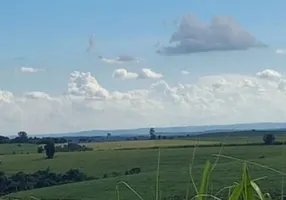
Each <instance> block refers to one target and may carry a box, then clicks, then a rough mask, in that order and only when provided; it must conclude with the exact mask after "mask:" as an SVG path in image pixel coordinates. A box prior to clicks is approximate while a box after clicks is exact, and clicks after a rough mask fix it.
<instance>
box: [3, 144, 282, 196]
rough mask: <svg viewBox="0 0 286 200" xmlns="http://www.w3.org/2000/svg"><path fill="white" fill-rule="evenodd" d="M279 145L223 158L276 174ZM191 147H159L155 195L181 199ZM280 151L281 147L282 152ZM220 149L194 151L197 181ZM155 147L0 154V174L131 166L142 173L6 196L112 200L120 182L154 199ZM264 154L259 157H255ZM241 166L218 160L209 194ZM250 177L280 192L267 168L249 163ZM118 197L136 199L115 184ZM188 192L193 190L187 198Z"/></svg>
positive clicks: (229, 150) (98, 172) (235, 176)
mask: <svg viewBox="0 0 286 200" xmlns="http://www.w3.org/2000/svg"><path fill="white" fill-rule="evenodd" d="M285 148H286V147H284V146H282V145H281V146H247V147H225V148H224V149H223V152H222V153H223V154H224V155H229V156H234V157H236V158H240V159H244V160H250V161H255V162H258V163H261V164H264V165H267V166H269V167H273V168H276V169H279V170H282V171H283V170H285V169H286V168H285V164H284V166H283V163H285V161H283V160H285V159H286V158H285V155H286V154H285V155H284V149H285ZM193 150H194V148H175V149H162V150H161V162H160V191H161V194H162V199H164V197H168V198H169V199H172V198H171V197H172V196H174V195H178V196H181V197H182V196H184V195H185V194H186V190H187V186H188V182H189V175H188V173H189V164H190V163H191V159H192V154H193ZM285 150H286V149H285ZM219 151H220V148H219V147H200V148H198V149H197V151H196V158H195V161H194V163H192V165H193V174H194V178H195V181H196V182H197V183H198V182H199V181H200V179H201V174H202V169H203V166H204V164H205V162H206V161H207V160H211V161H212V162H214V160H215V157H214V156H213V154H217V153H218V152H219ZM157 153H158V150H156V149H145V150H144V149H141V150H124V151H122V150H106V151H91V152H77V153H57V154H56V157H55V158H54V159H52V160H46V159H44V155H39V154H29V155H26V154H23V155H5V156H0V159H1V160H3V163H2V165H0V171H1V170H4V171H6V172H10V173H14V172H17V171H20V170H23V171H25V172H33V171H36V170H38V169H45V168H46V167H50V168H51V170H53V171H57V172H62V171H66V170H68V169H70V168H79V169H80V170H82V171H83V172H85V173H86V174H88V175H91V176H94V177H99V178H100V177H102V176H103V174H104V173H112V172H124V171H126V170H128V169H130V168H133V167H140V168H141V170H142V173H140V174H137V175H130V176H120V177H116V178H107V179H99V180H94V181H86V182H81V183H74V184H67V185H62V186H55V187H49V188H42V189H35V190H30V191H24V192H19V193H15V194H12V195H11V196H13V197H21V198H23V197H27V196H30V195H32V196H35V197H38V198H44V199H55V198H61V199H63V198H64V199H68V198H69V199H104V200H108V199H116V198H115V194H116V192H115V191H116V190H115V187H116V183H117V182H118V181H122V180H123V181H126V182H128V183H129V184H130V185H132V186H133V187H134V188H135V189H136V191H138V192H139V193H140V194H141V195H142V196H143V197H144V199H146V200H147V199H154V195H155V182H156V168H157ZM261 156H264V158H260V157H261ZM242 164H243V163H242V162H241V161H234V160H229V159H225V158H224V159H220V161H219V163H218V165H217V167H216V169H215V171H214V174H213V177H212V181H211V182H212V185H211V186H212V188H213V191H214V192H215V191H218V190H219V189H221V188H222V187H224V186H230V185H233V184H234V182H235V181H239V180H240V178H241V171H242ZM250 173H251V176H252V178H261V177H265V176H267V178H266V179H265V180H261V181H259V182H258V183H259V184H261V186H262V188H263V189H264V190H266V191H267V192H271V193H272V194H274V195H278V194H280V193H281V175H279V174H277V173H274V172H272V171H270V170H268V169H264V168H261V167H257V166H251V165H250ZM119 189H120V196H121V199H136V196H134V194H133V193H132V192H131V191H130V190H128V189H127V188H126V187H124V186H120V187H119ZM193 194H194V190H193V188H191V190H190V195H193Z"/></svg>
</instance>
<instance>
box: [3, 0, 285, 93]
mask: <svg viewBox="0 0 286 200" xmlns="http://www.w3.org/2000/svg"><path fill="white" fill-rule="evenodd" d="M285 7H286V2H285V1H283V0H276V1H258V0H253V1H227V0H220V1H211V0H208V1H207V0H204V1H202V0H197V1H194V0H193V1H190V0H188V1H187V0H178V1H176V3H175V2H172V1H161V0H159V1H156V2H154V1H149V0H146V1H144V3H143V2H141V3H139V2H136V1H132V0H122V1H114V0H105V1H99V0H97V1H94V0H85V1H83V2H82V1H70V0H62V1H48V2H43V1H36V0H29V1H25V2H20V1H16V0H10V1H5V2H2V3H1V8H0V11H1V12H0V13H1V14H0V16H1V17H0V24H1V40H0V41H1V43H0V67H1V74H0V77H1V80H0V84H1V86H2V87H4V88H3V89H10V90H12V91H15V92H20V91H21V90H28V89H34V90H44V91H47V92H59V90H60V89H64V88H65V87H66V86H65V83H66V81H67V79H68V73H69V72H70V71H73V70H74V69H78V70H81V71H90V72H92V73H95V74H96V77H97V79H98V80H99V81H100V82H101V83H102V84H104V85H105V86H106V87H107V88H111V89H112V88H113V87H114V85H113V84H114V80H109V78H110V74H111V73H112V70H113V68H112V67H110V66H106V65H104V64H103V63H101V62H100V61H99V60H98V59H96V56H94V58H93V57H92V56H91V55H87V54H86V52H85V49H86V47H87V40H88V37H89V35H90V34H91V33H94V34H95V46H94V48H95V51H96V52H97V53H101V54H104V55H106V56H117V55H118V54H129V55H130V54H133V55H134V56H139V57H144V58H145V59H147V61H146V62H145V63H144V64H142V66H146V67H152V69H154V70H159V71H161V72H164V74H166V78H167V79H169V80H170V81H175V80H176V79H177V78H178V77H174V76H175V75H174V73H173V72H174V71H176V70H177V69H180V68H184V69H187V70H189V71H192V73H195V74H208V73H212V72H214V73H218V72H219V73H222V72H246V73H247V72H248V71H249V72H250V73H253V72H255V71H256V70H258V69H261V68H263V67H274V68H277V69H282V70H283V67H284V66H285V64H286V61H285V58H283V57H281V56H279V55H276V54H275V49H276V48H282V47H283V46H286V38H285V35H286V26H285V21H284V19H285V18H286V13H285V12H284V11H285V10H284V8H285ZM190 12H191V13H194V14H195V15H196V16H197V17H198V18H199V19H201V20H203V21H205V22H207V23H209V21H210V20H211V18H212V17H213V16H215V15H231V16H232V17H234V18H235V19H236V20H237V21H238V22H239V23H240V24H241V25H242V26H243V27H244V28H245V29H247V30H248V31H249V32H251V33H252V34H253V35H254V36H255V37H256V38H258V39H259V40H261V41H263V42H265V43H266V44H268V45H269V48H268V49H263V50H256V49H255V50H253V51H247V52H235V53H232V52H231V53H227V52H222V53H221V52H219V53H214V54H208V55H207V54H201V55H187V56H179V57H172V58H168V57H166V56H159V55H157V54H156V53H155V49H154V47H153V45H154V43H156V41H158V40H159V41H162V42H165V43H166V42H167V41H168V40H169V39H170V37H171V34H172V33H173V32H174V30H175V27H174V26H173V25H172V21H173V20H174V19H175V20H177V21H179V20H180V18H181V17H182V16H183V15H184V14H186V13H190ZM162 21H166V23H167V25H164V24H163V23H162ZM15 57H24V58H25V60H16V59H14V58H15ZM246 60H247V63H246ZM22 65H28V66H33V67H44V68H46V69H48V70H49V71H48V73H49V74H50V76H52V77H53V81H52V82H51V79H50V78H51V77H50V76H47V75H46V74H41V75H38V76H33V75H32V76H17V75H15V74H14V68H17V67H20V66H22ZM270 65H271V66H270ZM136 67H138V66H133V68H136ZM131 68H132V66H131ZM13 78H16V79H17V80H16V81H15V80H11V79H13ZM65 79H66V80H65ZM39 80H41V82H42V83H41V84H38V83H37V84H36V82H37V81H39ZM56 86H57V87H56ZM122 87H123V88H124V87H126V88H127V87H128V85H124V84H122Z"/></svg>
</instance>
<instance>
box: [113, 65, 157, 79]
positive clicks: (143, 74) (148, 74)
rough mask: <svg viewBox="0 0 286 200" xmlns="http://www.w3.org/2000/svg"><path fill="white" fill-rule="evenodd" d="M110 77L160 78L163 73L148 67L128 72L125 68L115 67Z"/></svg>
mask: <svg viewBox="0 0 286 200" xmlns="http://www.w3.org/2000/svg"><path fill="white" fill-rule="evenodd" d="M112 77H113V78H120V79H160V78H163V75H162V74H160V73H157V72H154V71H152V70H151V69H148V68H143V69H141V71H140V72H139V73H135V72H128V71H127V70H126V69H122V68H121V69H116V70H115V71H114V72H113V74H112Z"/></svg>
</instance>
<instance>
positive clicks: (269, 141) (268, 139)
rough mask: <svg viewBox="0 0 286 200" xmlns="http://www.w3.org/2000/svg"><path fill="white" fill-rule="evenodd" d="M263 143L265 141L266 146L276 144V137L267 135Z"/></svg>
mask: <svg viewBox="0 0 286 200" xmlns="http://www.w3.org/2000/svg"><path fill="white" fill-rule="evenodd" d="M263 141H264V144H267V145H269V144H273V143H274V142H275V136H274V134H265V135H264V136H263Z"/></svg>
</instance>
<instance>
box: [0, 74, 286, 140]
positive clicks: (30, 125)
mask: <svg viewBox="0 0 286 200" xmlns="http://www.w3.org/2000/svg"><path fill="white" fill-rule="evenodd" d="M145 72H147V71H145ZM123 74H126V72H123ZM127 74H128V72H127ZM147 74H148V73H147ZM280 74H282V73H279V72H275V71H274V70H270V69H265V70H262V71H261V72H258V73H256V74H253V75H240V74H221V75H212V76H204V77H200V78H199V79H198V80H197V81H196V82H192V83H188V84H187V83H186V84H182V83H176V84H169V83H168V82H166V80H163V79H161V80H157V81H156V82H153V83H152V84H151V85H150V86H149V87H146V88H141V89H134V90H129V91H124V92H123V91H116V90H115V91H112V90H108V89H107V88H105V87H104V86H102V85H101V84H100V83H99V82H98V81H97V80H96V78H95V77H94V76H93V75H92V74H91V73H89V72H78V71H74V72H72V73H71V74H70V78H69V80H68V82H67V87H66V89H63V93H62V94H58V95H50V94H47V93H45V92H41V91H30V92H26V93H24V94H22V95H15V94H12V93H11V92H9V91H5V90H0V127H1V133H0V134H2V135H8V134H15V133H17V131H19V130H26V131H27V132H28V133H37V134H39V133H50V132H68V131H81V130H87V129H113V128H136V127H149V126H155V127H156V126H179V125H203V124H228V123H246V122H263V121H273V122H274V121H285V120H286V107H285V102H286V80H285V79H284V78H283V77H284V76H283V74H282V75H280ZM273 77H274V78H273ZM111 121H112V123H110V122H111Z"/></svg>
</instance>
